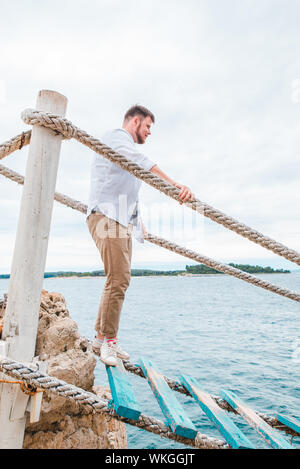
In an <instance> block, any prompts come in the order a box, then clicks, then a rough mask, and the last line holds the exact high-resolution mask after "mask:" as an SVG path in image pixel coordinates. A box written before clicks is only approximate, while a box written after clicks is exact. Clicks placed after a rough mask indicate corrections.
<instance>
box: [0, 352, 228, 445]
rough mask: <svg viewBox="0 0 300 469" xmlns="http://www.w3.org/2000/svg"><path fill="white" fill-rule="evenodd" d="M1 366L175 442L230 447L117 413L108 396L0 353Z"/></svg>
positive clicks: (151, 419)
mask: <svg viewBox="0 0 300 469" xmlns="http://www.w3.org/2000/svg"><path fill="white" fill-rule="evenodd" d="M0 370H1V371H2V372H3V373H6V374H8V375H10V376H13V377H17V378H18V379H21V380H23V381H25V382H26V383H28V384H30V385H31V386H34V387H37V388H39V389H43V390H45V391H49V392H52V393H55V394H57V395H59V396H62V397H65V398H67V399H70V400H72V401H74V402H76V403H77V404H79V405H83V406H86V407H87V408H88V409H89V410H90V411H91V412H94V413H103V414H106V415H109V416H111V417H113V418H114V419H117V420H120V421H122V422H124V423H128V424H130V425H134V426H136V427H138V428H141V429H143V430H146V431H148V432H151V433H155V434H157V435H160V436H162V437H164V438H168V439H170V440H174V441H176V442H178V443H182V444H184V445H188V446H192V447H195V448H198V449H228V448H230V446H229V445H228V444H227V443H226V442H225V441H223V440H219V439H217V438H212V437H209V436H207V435H204V434H202V433H199V432H198V433H197V436H196V438H195V440H192V439H190V438H184V437H181V436H179V435H176V433H174V432H172V431H171V430H170V428H169V427H168V426H166V425H165V424H164V423H163V422H162V421H160V420H158V419H156V418H155V417H149V416H147V415H144V414H141V415H140V417H139V419H138V420H137V421H136V420H132V419H128V418H124V417H120V416H119V415H118V414H117V413H116V412H115V411H114V409H113V407H111V406H110V404H109V401H108V400H106V399H104V398H100V397H99V396H97V395H96V394H93V393H91V392H88V391H85V390H83V389H81V388H79V387H77V386H74V385H73V384H68V383H66V382H65V381H62V380H60V379H57V378H54V377H52V376H49V375H46V374H45V373H41V372H40V371H39V370H38V369H33V368H29V367H28V366H26V365H24V364H22V363H18V362H16V361H14V360H11V359H9V358H3V357H0Z"/></svg>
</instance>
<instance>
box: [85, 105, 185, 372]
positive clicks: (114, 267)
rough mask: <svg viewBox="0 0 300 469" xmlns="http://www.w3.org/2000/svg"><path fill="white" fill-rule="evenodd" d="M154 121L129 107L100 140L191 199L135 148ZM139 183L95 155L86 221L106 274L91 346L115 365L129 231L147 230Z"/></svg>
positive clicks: (139, 234) (119, 353)
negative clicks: (116, 126) (141, 208)
mask: <svg viewBox="0 0 300 469" xmlns="http://www.w3.org/2000/svg"><path fill="white" fill-rule="evenodd" d="M154 122H155V118H154V115H153V114H152V112H150V111H149V110H148V109H146V108H145V107H143V106H139V105H136V106H133V107H131V108H130V109H129V110H128V111H127V112H126V114H125V117H124V121H123V126H122V128H118V129H115V130H112V131H110V132H107V133H106V134H105V135H104V137H103V138H102V142H103V143H104V144H106V145H107V146H109V147H111V148H112V149H113V150H115V151H116V152H118V153H120V154H121V155H124V156H125V157H126V158H128V159H130V160H132V161H134V162H135V163H137V164H138V165H139V166H141V167H143V168H144V169H146V170H148V171H151V172H152V173H153V174H155V175H157V176H159V177H160V178H162V179H164V180H166V181H167V182H169V183H170V184H172V185H174V186H176V187H178V188H179V189H180V193H179V198H180V199H181V201H187V200H189V199H190V200H194V196H193V194H192V193H191V191H190V189H189V188H188V187H186V186H183V185H182V184H179V183H176V182H175V181H174V180H173V179H171V178H170V177H168V176H167V175H166V174H165V173H163V172H162V170H161V169H160V168H159V167H158V166H157V164H156V163H154V162H153V161H151V160H150V159H149V158H148V157H147V156H145V155H143V154H142V153H140V152H139V150H138V149H137V147H136V144H139V145H142V144H143V143H145V141H146V139H147V137H148V136H149V135H151V125H152V124H154ZM140 186H141V180H140V179H137V178H136V177H135V176H133V175H132V174H130V173H129V172H128V171H125V170H123V169H121V168H120V167H119V166H117V165H115V164H114V163H111V162H110V161H109V160H107V159H105V158H104V157H102V156H101V155H98V154H95V155H94V158H93V161H92V166H91V189H90V198H89V204H88V210H87V225H88V228H89V231H90V233H91V235H92V238H93V240H94V242H95V244H96V246H97V248H98V249H99V252H100V255H101V258H102V261H103V264H104V271H105V274H106V277H107V279H106V283H105V286H104V289H103V292H102V297H101V301H100V305H99V309H98V316H97V320H96V324H95V330H96V332H97V335H96V337H95V339H94V342H93V350H94V352H95V353H98V354H99V355H100V358H101V361H102V362H103V363H105V364H106V365H110V366H116V365H117V358H121V359H124V360H128V359H129V355H128V353H127V352H125V351H124V350H122V347H121V344H120V342H119V340H118V338H117V335H118V328H119V322H120V315H121V309H122V305H123V301H124V297H125V293H126V290H127V288H128V286H129V282H130V272H131V254H132V239H131V233H132V232H133V233H134V235H135V237H136V239H137V240H138V241H140V242H144V235H145V234H146V230H145V227H144V225H143V223H142V220H141V216H140V210H139V203H138V194H139V189H140ZM181 203H182V202H181Z"/></svg>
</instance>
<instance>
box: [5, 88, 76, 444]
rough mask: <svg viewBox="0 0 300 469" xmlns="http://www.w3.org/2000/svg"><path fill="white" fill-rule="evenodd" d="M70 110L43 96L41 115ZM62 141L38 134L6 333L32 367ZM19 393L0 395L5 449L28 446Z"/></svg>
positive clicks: (50, 94) (51, 95) (11, 388)
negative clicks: (18, 413)
mask: <svg viewBox="0 0 300 469" xmlns="http://www.w3.org/2000/svg"><path fill="white" fill-rule="evenodd" d="M66 107H67V98H65V96H63V95H61V94H60V93H56V92H54V91H48V90H42V91H40V92H39V94H38V98H37V104H36V109H37V110H39V111H45V112H52V113H54V114H57V115H60V116H63V117H64V116H65V112H66ZM61 141H62V137H61V136H60V135H59V134H58V135H56V133H55V132H53V131H52V130H50V129H46V128H44V127H38V126H34V127H33V129H32V136H31V142H30V148H29V154H28V161H27V167H26V175H25V184H24V188H23V193H22V201H21V208H20V213H19V221H18V228H17V235H16V241H15V248H14V254H13V261H12V267H11V277H10V282H9V288H8V300H7V307H6V312H5V318H4V326H3V332H2V340H5V341H6V343H7V355H8V357H10V358H13V359H14V360H20V361H22V362H31V361H32V359H33V357H34V353H35V343H36V335H37V327H38V318H39V310H40V302H41V292H42V286H43V278H44V270H45V264H46V256H47V248H48V239H49V232H50V224H51V216H52V208H53V200H54V192H55V185H56V176H57V169H58V162H59V154H60V147H61ZM17 392H18V386H16V385H9V384H4V385H2V392H1V390H0V428H1V432H0V449H2V448H11V449H15V448H22V445H23V438H24V430H25V421H26V418H25V414H24V415H23V417H22V418H18V419H16V420H13V418H12V416H11V409H12V406H13V405H15V404H16V402H15V399H16V394H17ZM25 408H26V406H25Z"/></svg>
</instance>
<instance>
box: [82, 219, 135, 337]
mask: <svg viewBox="0 0 300 469" xmlns="http://www.w3.org/2000/svg"><path fill="white" fill-rule="evenodd" d="M86 221H87V225H88V228H89V231H90V233H91V235H92V238H93V240H94V242H95V244H96V246H97V248H98V249H99V252H100V255H101V258H102V261H103V264H104V271H105V275H106V277H107V278H106V282H105V285H104V289H103V292H102V296H101V301H100V305H99V309H98V315H97V320H96V324H95V330H96V331H97V332H99V333H100V334H101V335H103V336H105V337H107V338H113V337H117V334H118V329H119V322H120V316H121V310H122V305H123V301H124V297H125V293H126V290H127V288H128V286H129V283H130V269H131V256H132V239H131V232H132V225H129V226H128V228H127V227H125V226H123V225H120V223H118V222H116V221H115V220H112V219H110V218H108V217H106V216H105V215H103V214H102V213H91V214H90V215H89V216H88V218H87V220H86Z"/></svg>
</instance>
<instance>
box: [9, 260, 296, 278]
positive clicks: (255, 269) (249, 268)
mask: <svg viewBox="0 0 300 469" xmlns="http://www.w3.org/2000/svg"><path fill="white" fill-rule="evenodd" d="M228 265H230V266H231V267H235V268H236V269H239V270H242V271H243V272H248V273H250V274H262V273H263V274H290V273H291V271H290V270H286V269H273V268H272V267H269V266H268V267H262V266H260V265H250V264H234V263H232V262H231V263H229V264H228ZM184 274H224V273H223V272H219V271H218V270H216V269H213V268H212V267H208V266H206V265H205V264H197V265H186V266H185V270H151V269H131V276H132V277H140V276H150V275H171V276H176V275H184ZM74 276H75V277H105V272H104V270H94V271H92V272H73V271H67V272H63V271H58V272H45V274H44V278H52V277H74ZM0 278H1V279H8V278H10V275H9V274H4V275H0Z"/></svg>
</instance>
